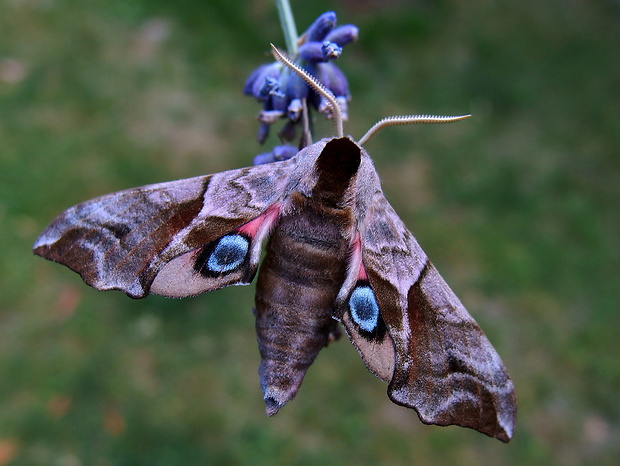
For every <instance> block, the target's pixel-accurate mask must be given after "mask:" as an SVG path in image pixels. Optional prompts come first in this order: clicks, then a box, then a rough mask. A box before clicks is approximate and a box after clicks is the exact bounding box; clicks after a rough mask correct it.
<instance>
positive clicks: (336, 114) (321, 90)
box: [270, 44, 343, 138]
mask: <svg viewBox="0 0 620 466" xmlns="http://www.w3.org/2000/svg"><path fill="white" fill-rule="evenodd" d="M270 45H271V49H272V50H273V54H274V55H275V57H276V58H277V59H278V61H280V62H281V63H282V64H283V65H285V66H287V67H288V68H290V69H291V71H293V72H294V73H297V74H298V75H299V76H300V77H301V78H302V79H303V80H304V81H306V82H307V83H308V85H309V86H311V87H312V88H313V89H314V90H315V91H316V92H317V94H320V95H321V97H324V98H325V100H327V102H328V103H329V106H330V107H331V109H332V120H333V121H334V128H335V129H336V137H338V138H341V137H342V136H343V130H342V111H341V110H340V105H338V101H337V100H336V97H335V96H334V94H333V93H332V91H330V90H329V89H327V88H326V87H325V86H324V85H323V84H321V83H320V82H319V81H318V80H317V79H316V78H315V77H314V76H312V75H311V74H310V73H308V72H307V71H306V70H304V69H303V68H300V67H299V66H297V65H296V64H295V63H293V62H292V61H291V60H290V59H289V58H287V57H286V56H284V55H283V54H282V53H281V52H280V51H279V50H278V49H277V48H276V46H275V45H273V44H270Z"/></svg>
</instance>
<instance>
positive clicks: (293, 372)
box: [256, 194, 353, 415]
mask: <svg viewBox="0 0 620 466" xmlns="http://www.w3.org/2000/svg"><path fill="white" fill-rule="evenodd" d="M294 197H296V199H295V204H296V206H297V207H299V210H298V213H297V214H296V215H292V216H283V217H282V218H281V219H280V221H279V223H278V226H277V228H276V229H275V230H274V232H273V234H272V236H271V238H270V239H269V242H268V245H267V255H266V257H265V259H264V261H263V265H262V267H261V269H260V273H259V277H258V283H257V288H256V332H257V338H258V347H259V350H260V354H261V358H262V361H261V365H260V369H259V374H260V380H261V386H262V388H263V395H264V398H265V402H266V403H267V414H269V415H273V414H275V413H277V412H278V410H279V409H280V408H281V407H282V406H283V405H284V404H285V403H286V402H287V401H289V400H290V399H291V398H293V397H294V396H295V394H296V393H297V390H298V388H299V385H300V384H301V382H302V379H303V377H304V375H305V373H306V370H307V369H308V367H309V366H310V364H312V362H313V361H314V358H315V357H316V356H317V354H318V352H319V351H320V350H321V348H323V347H324V346H325V345H326V344H327V343H328V342H329V340H330V336H332V337H333V336H334V334H335V333H336V331H337V327H336V324H337V323H336V321H335V320H333V319H332V314H333V306H334V301H335V299H336V296H337V294H338V291H339V289H340V287H341V286H342V283H343V281H344V277H345V272H346V264H347V254H348V252H349V240H348V239H347V238H345V237H344V234H345V233H344V232H347V231H349V229H348V225H350V224H351V222H352V221H353V220H352V217H351V216H350V212H349V211H348V210H340V209H336V208H326V207H324V206H322V205H320V204H317V203H315V202H313V201H312V200H311V199H308V198H304V197H303V196H302V195H300V194H297V195H294Z"/></svg>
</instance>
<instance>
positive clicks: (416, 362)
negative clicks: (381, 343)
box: [360, 192, 516, 442]
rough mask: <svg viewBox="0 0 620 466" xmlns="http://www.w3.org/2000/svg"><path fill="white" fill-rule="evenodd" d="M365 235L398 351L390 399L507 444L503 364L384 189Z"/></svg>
mask: <svg viewBox="0 0 620 466" xmlns="http://www.w3.org/2000/svg"><path fill="white" fill-rule="evenodd" d="M360 234H361V238H362V260H363V264H364V267H365V269H366V272H367V274H368V279H369V282H370V285H371V287H372V290H373V291H374V294H375V296H376V301H377V303H378V308H379V312H380V315H381V319H382V320H383V321H384V322H385V325H386V327H387V331H388V332H389V335H390V337H391V340H392V341H393V344H394V348H395V362H394V371H393V375H392V377H391V381H390V384H389V387H388V395H389V397H390V398H391V399H392V401H394V402H395V403H398V404H401V405H404V406H407V407H410V408H413V409H415V410H416V411H417V413H418V415H419V416H420V419H421V420H422V422H424V423H427V424H437V425H442V426H445V425H451V424H456V425H460V426H463V427H470V428H472V429H476V430H478V431H480V432H482V433H484V434H487V435H489V436H491V437H496V438H498V439H500V440H502V441H504V442H507V441H508V440H509V439H510V437H511V436H512V433H513V430H514V425H515V417H516V399H515V394H514V388H513V384H512V381H511V380H510V378H509V376H508V373H507V372H506V369H505V368H504V366H503V364H502V361H501V360H500V358H499V356H498V354H497V353H496V351H495V349H494V348H493V347H492V346H491V343H490V342H489V340H488V339H487V338H486V336H485V335H484V333H483V332H482V330H480V327H479V326H478V325H477V324H476V322H475V321H474V320H473V319H472V317H471V316H470V315H469V314H468V313H467V311H466V310H465V308H464V307H463V305H462V304H461V302H460V301H459V299H458V298H457V297H456V296H455V294H454V293H453V292H452V290H451V289H450V287H449V286H448V285H447V284H446V282H445V281H444V280H443V278H442V277H441V276H440V275H439V273H438V272H437V270H436V269H435V267H434V266H433V265H432V264H431V263H430V261H429V260H428V258H427V257H426V255H425V254H424V251H422V249H421V248H420V246H419V245H418V243H417V242H416V240H415V238H414V237H413V235H412V234H411V233H410V232H409V230H407V228H406V227H405V225H404V224H403V222H402V221H401V220H400V218H399V217H398V215H397V214H396V212H395V211H394V209H392V207H391V206H390V205H389V203H388V202H387V200H386V199H385V197H384V196H383V194H382V193H380V192H377V193H376V194H375V195H374V196H373V200H372V202H371V203H370V206H369V208H368V211H367V212H366V214H365V217H364V221H363V224H362V225H361V226H360ZM388 362H389V361H388Z"/></svg>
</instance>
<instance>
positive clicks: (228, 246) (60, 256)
mask: <svg viewBox="0 0 620 466" xmlns="http://www.w3.org/2000/svg"><path fill="white" fill-rule="evenodd" d="M294 163H295V162H294V161H293V159H291V160H290V161H285V162H278V163H274V164H266V165H260V166H256V167H248V168H243V169H238V170H230V171H226V172H222V173H216V174H214V175H207V176H200V177H195V178H188V179H183V180H177V181H171V182H167V183H159V184H153V185H149V186H144V187H140V188H134V189H129V190H126V191H121V192H118V193H113V194H108V195H105V196H102V197H99V198H96V199H93V200H90V201H86V202H84V203H81V204H78V205H76V206H74V207H71V208H70V209H68V210H67V211H65V212H64V213H62V214H61V215H59V216H58V217H57V218H56V219H55V220H54V221H52V223H50V225H48V226H47V227H46V228H45V230H44V231H43V232H42V233H41V235H40V236H39V238H38V239H37V241H36V242H35V244H34V247H33V250H34V253H35V254H38V255H40V256H42V257H45V258H46V259H50V260H53V261H55V262H59V263H61V264H64V265H66V266H67V267H69V268H70V269H72V270H73V271H75V272H77V273H78V274H79V275H80V276H81V277H82V278H83V279H84V281H85V282H86V283H87V284H89V285H91V286H93V287H94V288H97V289H99V290H110V289H118V290H121V291H124V292H125V293H127V294H128V295H129V296H131V297H133V298H142V297H144V296H146V295H147V294H149V293H154V294H160V295H163V296H169V297H183V296H191V295H195V294H198V293H202V292H204V291H210V290H213V289H217V288H221V287H223V286H227V285H231V284H246V283H249V282H250V281H251V280H252V278H253V277H254V275H255V273H256V268H257V265H258V260H259V256H260V246H261V241H262V239H263V238H264V236H265V235H266V234H267V233H268V230H269V227H270V225H271V224H272V223H273V222H275V220H276V219H277V208H276V206H277V201H278V199H280V198H281V197H282V196H283V193H284V191H285V189H286V186H287V182H288V179H289V172H290V167H291V165H292V164H294ZM224 237H225V238H226V239H222V238H224Z"/></svg>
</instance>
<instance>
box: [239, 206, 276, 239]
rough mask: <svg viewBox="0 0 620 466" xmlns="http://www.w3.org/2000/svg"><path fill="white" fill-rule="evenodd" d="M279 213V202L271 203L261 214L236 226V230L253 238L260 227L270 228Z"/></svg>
mask: <svg viewBox="0 0 620 466" xmlns="http://www.w3.org/2000/svg"><path fill="white" fill-rule="evenodd" d="M279 215H280V204H272V205H270V206H269V207H268V208H267V210H266V211H265V212H264V213H263V214H261V215H259V216H258V217H256V218H255V219H254V220H250V221H249V222H248V223H246V224H245V225H241V226H240V227H239V228H237V232H239V233H243V234H244V235H247V236H249V237H250V238H252V239H253V238H254V237H255V236H256V234H257V233H258V231H259V230H261V229H262V228H265V227H266V228H271V226H272V225H273V224H274V223H275V221H276V220H277V219H278V216H279Z"/></svg>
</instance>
